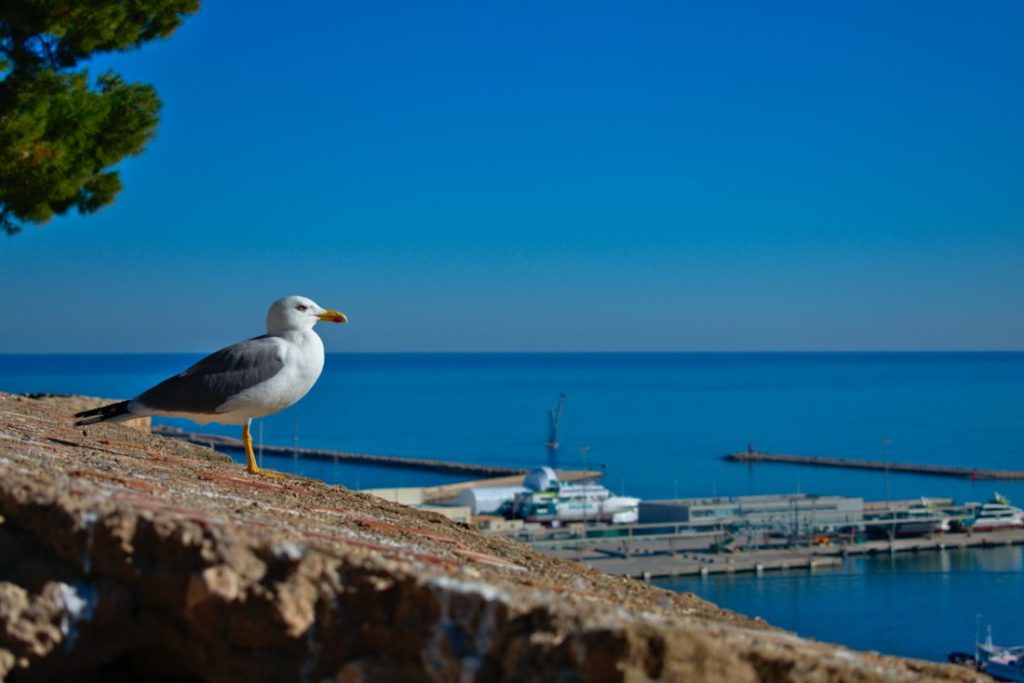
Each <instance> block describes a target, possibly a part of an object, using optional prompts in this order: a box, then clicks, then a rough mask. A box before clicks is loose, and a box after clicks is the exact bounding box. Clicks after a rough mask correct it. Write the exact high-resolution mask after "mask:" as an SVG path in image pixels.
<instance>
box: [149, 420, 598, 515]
mask: <svg viewBox="0 0 1024 683" xmlns="http://www.w3.org/2000/svg"><path fill="white" fill-rule="evenodd" d="M152 432H153V433H154V434H159V435H160V436H165V437H169V438H172V439H180V440H182V441H188V442H189V443H194V444H198V445H200V446H208V447H210V448H213V449H215V450H221V451H224V450H230V451H241V450H243V449H244V446H243V444H242V440H241V439H235V438H233V437H230V436H223V435H221V434H206V433H196V432H189V431H185V430H184V429H180V428H178V427H170V426H167V425H153V427H152ZM257 450H261V451H262V452H263V453H270V454H273V455H286V456H290V457H296V458H307V459H310V460H323V461H327V462H337V463H348V464H353V465H376V466H378V467H392V468H395V469H411V470H425V471H429V472H441V473H444V474H459V475H462V474H468V475H473V476H474V477H475V478H474V479H473V480H471V481H462V482H457V483H453V484H443V485H440V486H430V487H427V488H425V489H424V495H425V500H429V501H431V502H433V501H440V500H448V499H451V498H454V497H455V496H457V495H458V494H459V492H460V491H461V490H462V489H465V488H469V487H471V486H521V485H522V483H523V478H524V477H525V476H526V475H527V474H528V473H529V470H527V469H524V468H521V467H502V466H500V465H481V464H478V463H471V462H457V461H454V460H438V459H432V458H410V457H403V456H398V455H374V454H371V453H350V452H347V451H331V450H324V449H319V448H297V447H293V446H270V445H263V446H260V447H258V448H257ZM603 476H604V472H602V471H599V470H558V477H559V479H560V480H562V481H572V482H578V481H592V480H594V479H600V478H601V477H603Z"/></svg>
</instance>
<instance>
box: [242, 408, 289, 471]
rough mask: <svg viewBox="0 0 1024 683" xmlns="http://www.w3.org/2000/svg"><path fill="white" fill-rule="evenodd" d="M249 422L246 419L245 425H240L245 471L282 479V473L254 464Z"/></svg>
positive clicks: (254, 458) (254, 456)
mask: <svg viewBox="0 0 1024 683" xmlns="http://www.w3.org/2000/svg"><path fill="white" fill-rule="evenodd" d="M250 422H252V420H247V421H246V423H245V426H244V427H242V444H244V445H245V460H246V466H245V471H246V472H248V473H249V474H258V475H260V476H261V477H270V478H272V479H284V475H283V474H278V473H277V472H271V471H269V470H261V469H260V468H259V466H258V465H257V464H256V455H255V454H254V453H253V452H252V434H250V433H249V423H250Z"/></svg>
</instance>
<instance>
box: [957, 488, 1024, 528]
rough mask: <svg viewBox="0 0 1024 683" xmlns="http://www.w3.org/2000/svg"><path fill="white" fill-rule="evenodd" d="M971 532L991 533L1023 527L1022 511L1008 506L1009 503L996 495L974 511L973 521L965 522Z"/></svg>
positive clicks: (1023, 515) (1023, 516)
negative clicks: (996, 530)
mask: <svg viewBox="0 0 1024 683" xmlns="http://www.w3.org/2000/svg"><path fill="white" fill-rule="evenodd" d="M966 524H967V526H968V528H970V529H971V530H972V531H991V530H992V529H1006V528H1013V527H1022V526H1024V510H1021V509H1020V508H1018V507H1014V506H1012V505H1010V501H1009V500H1007V499H1006V498H1005V497H1004V496H1001V495H999V493H996V494H995V495H994V496H993V497H992V500H990V501H989V502H987V503H985V504H984V505H982V506H980V507H978V508H976V509H975V512H974V517H973V519H969V520H967V523H966Z"/></svg>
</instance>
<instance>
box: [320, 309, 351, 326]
mask: <svg viewBox="0 0 1024 683" xmlns="http://www.w3.org/2000/svg"><path fill="white" fill-rule="evenodd" d="M317 317H318V318H320V320H323V321H324V322H325V323H347V322H348V318H346V317H345V314H344V313H342V312H341V311H324V312H323V313H321V314H320V315H318V316H317Z"/></svg>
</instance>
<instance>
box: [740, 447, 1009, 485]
mask: <svg viewBox="0 0 1024 683" xmlns="http://www.w3.org/2000/svg"><path fill="white" fill-rule="evenodd" d="M724 459H725V460H728V461H730V462H745V463H749V464H753V463H760V462H774V463H783V464H787V465H810V466H812V467H842V468H846V469H856V470H874V471H877V472H900V473H904V474H925V475H930V476H935V477H957V478H959V479H975V480H980V479H993V480H1004V481H1021V480H1024V470H991V469H979V468H976V467H947V466H944V465H919V464H915V463H901V462H879V461H877V460H857V459H852V458H829V457H821V456H813V455H789V454H787V453H760V452H757V451H752V452H751V451H744V452H742V453H730V454H729V455H726V456H724Z"/></svg>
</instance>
